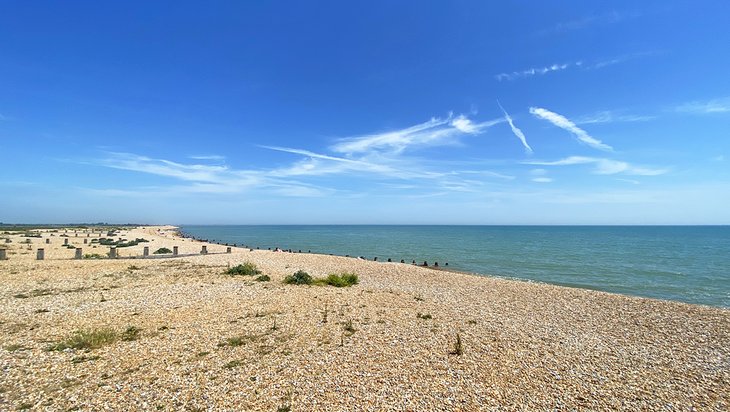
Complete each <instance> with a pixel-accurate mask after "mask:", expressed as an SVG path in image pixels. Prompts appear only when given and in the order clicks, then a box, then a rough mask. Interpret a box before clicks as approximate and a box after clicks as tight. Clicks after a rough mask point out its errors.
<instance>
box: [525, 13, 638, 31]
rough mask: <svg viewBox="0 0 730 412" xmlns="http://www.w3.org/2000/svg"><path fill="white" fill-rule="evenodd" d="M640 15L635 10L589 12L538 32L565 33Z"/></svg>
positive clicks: (614, 22)
mask: <svg viewBox="0 0 730 412" xmlns="http://www.w3.org/2000/svg"><path fill="white" fill-rule="evenodd" d="M640 16H641V13H639V12H636V11H623V12H621V11H616V10H612V11H609V12H606V13H602V14H589V15H587V16H583V17H579V18H577V19H574V20H569V21H565V22H560V23H557V24H555V25H554V26H553V27H551V28H549V29H546V30H541V31H539V32H538V34H539V35H546V34H552V33H566V32H570V31H575V30H582V29H586V28H588V27H593V26H600V25H609V24H616V23H619V22H622V21H625V20H629V19H634V18H637V17H640Z"/></svg>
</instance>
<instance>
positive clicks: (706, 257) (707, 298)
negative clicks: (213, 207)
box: [180, 225, 730, 308]
mask: <svg viewBox="0 0 730 412" xmlns="http://www.w3.org/2000/svg"><path fill="white" fill-rule="evenodd" d="M180 229H181V231H182V232H183V233H184V234H186V235H189V236H194V237H196V238H198V239H207V240H209V241H214V242H218V243H230V244H234V243H235V244H237V245H239V246H240V245H247V246H249V247H252V248H261V249H268V248H271V249H274V248H277V247H278V248H281V249H292V250H293V251H296V252H298V251H300V250H301V251H302V252H304V253H306V252H311V253H321V254H333V255H341V256H345V255H349V256H353V257H359V256H362V257H364V258H366V259H369V260H372V259H374V258H376V257H377V259H378V260H379V261H387V260H388V259H391V260H392V261H394V262H400V261H401V260H404V261H405V262H407V263H412V262H413V261H415V262H416V263H418V264H423V263H424V262H427V263H428V264H429V265H431V266H432V265H433V264H434V263H435V262H438V264H439V266H440V267H446V264H448V268H449V269H454V270H458V271H464V272H471V273H476V274H480V275H484V276H498V277H504V278H511V279H521V280H527V281H533V282H543V283H550V284H555V285H563V286H570V287H577V288H585V289H593V290H601V291H606V292H614V293H621V294H625V295H634V296H643V297H649V298H657V299H667V300H675V301H681V302H687V303H694V304H702V305H711V306H719V307H725V308H728V307H730V226H396V225H383V226H380V225H311V226H310V225H302V226H299V225H271V226H268V225H263V226H259V225H256V226H248V225H244V226H241V225H233V226H193V225H182V226H181V227H180ZM443 276H449V273H448V272H443Z"/></svg>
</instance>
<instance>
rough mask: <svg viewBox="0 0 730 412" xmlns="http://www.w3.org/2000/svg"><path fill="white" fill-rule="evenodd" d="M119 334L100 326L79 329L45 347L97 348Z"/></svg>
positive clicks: (112, 341)
mask: <svg viewBox="0 0 730 412" xmlns="http://www.w3.org/2000/svg"><path fill="white" fill-rule="evenodd" d="M118 338H119V335H118V334H117V332H116V331H115V330H114V329H110V328H101V329H92V330H80V331H76V332H74V333H73V335H71V336H69V337H68V338H66V339H64V340H63V341H61V342H58V343H55V344H53V345H51V346H49V347H48V348H47V350H49V351H62V350H66V349H89V350H90V349H98V348H100V347H102V346H104V345H108V344H111V343H114V342H116V341H117V339H118Z"/></svg>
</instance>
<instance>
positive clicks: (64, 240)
mask: <svg viewBox="0 0 730 412" xmlns="http://www.w3.org/2000/svg"><path fill="white" fill-rule="evenodd" d="M63 245H64V246H66V245H68V238H66V239H63Z"/></svg>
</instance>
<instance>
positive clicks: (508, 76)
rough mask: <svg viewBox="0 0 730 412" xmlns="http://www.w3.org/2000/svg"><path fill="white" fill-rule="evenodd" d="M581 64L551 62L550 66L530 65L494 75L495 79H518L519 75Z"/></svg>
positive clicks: (526, 75) (535, 73)
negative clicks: (523, 68) (530, 66)
mask: <svg viewBox="0 0 730 412" xmlns="http://www.w3.org/2000/svg"><path fill="white" fill-rule="evenodd" d="M582 64H583V62H581V61H577V62H574V63H562V64H551V65H550V66H543V67H532V68H529V69H525V70H518V71H513V72H511V73H499V74H497V75H495V76H494V78H495V79H497V80H499V81H502V80H515V79H519V78H520V77H532V76H537V75H540V76H541V75H544V74H547V73H551V72H559V71H562V70H565V69H568V68H570V67H580V66H581V65H582Z"/></svg>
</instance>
